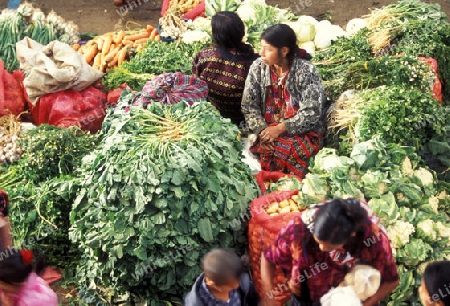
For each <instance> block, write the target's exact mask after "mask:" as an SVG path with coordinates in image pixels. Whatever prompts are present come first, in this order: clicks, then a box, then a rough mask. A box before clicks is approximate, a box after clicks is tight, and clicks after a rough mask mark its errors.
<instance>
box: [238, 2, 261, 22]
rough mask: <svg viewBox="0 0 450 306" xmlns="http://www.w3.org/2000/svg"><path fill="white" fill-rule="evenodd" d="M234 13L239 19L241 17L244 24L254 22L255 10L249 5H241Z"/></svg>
mask: <svg viewBox="0 0 450 306" xmlns="http://www.w3.org/2000/svg"><path fill="white" fill-rule="evenodd" d="M236 13H237V14H238V15H239V17H241V19H242V21H244V22H246V21H249V20H254V19H255V18H256V10H255V8H254V7H253V6H252V5H251V4H249V3H243V4H241V5H240V6H239V7H238V9H237V11H236Z"/></svg>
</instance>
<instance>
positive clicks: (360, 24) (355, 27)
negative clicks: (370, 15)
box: [345, 18, 367, 35]
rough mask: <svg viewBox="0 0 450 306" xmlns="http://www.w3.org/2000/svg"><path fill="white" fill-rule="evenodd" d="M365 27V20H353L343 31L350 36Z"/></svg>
mask: <svg viewBox="0 0 450 306" xmlns="http://www.w3.org/2000/svg"><path fill="white" fill-rule="evenodd" d="M366 25H367V20H365V19H362V18H354V19H352V20H350V21H349V22H348V23H347V26H346V27H345V31H347V33H349V34H350V35H354V34H356V33H357V32H358V31H359V30H361V29H362V28H365V27H366Z"/></svg>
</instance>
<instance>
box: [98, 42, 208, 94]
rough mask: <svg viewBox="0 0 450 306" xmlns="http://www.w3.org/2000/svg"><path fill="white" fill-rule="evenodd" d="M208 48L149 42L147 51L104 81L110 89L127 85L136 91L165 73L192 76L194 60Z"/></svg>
mask: <svg viewBox="0 0 450 306" xmlns="http://www.w3.org/2000/svg"><path fill="white" fill-rule="evenodd" d="M203 47H205V45H203V44H201V43H194V44H184V43H179V42H176V43H161V42H155V41H148V43H147V44H146V45H145V46H144V48H143V49H142V50H141V51H140V52H139V53H137V54H136V56H135V57H133V58H132V59H131V60H130V61H129V62H125V63H123V64H122V65H121V66H120V67H116V68H114V69H113V70H110V71H109V72H107V73H106V74H105V76H104V77H103V79H102V81H103V84H104V85H105V86H106V87H107V88H108V89H114V88H117V87H119V86H120V85H122V84H123V82H124V81H125V82H127V84H128V85H129V86H130V87H131V88H133V89H135V90H141V89H142V87H143V86H144V84H145V83H146V82H147V81H149V80H151V75H159V74H161V73H164V72H175V71H181V72H183V73H186V74H191V72H192V59H193V58H194V56H195V54H196V53H197V52H198V51H200V50H201V49H202V48H203Z"/></svg>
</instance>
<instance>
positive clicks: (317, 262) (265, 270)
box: [261, 199, 399, 306]
mask: <svg viewBox="0 0 450 306" xmlns="http://www.w3.org/2000/svg"><path fill="white" fill-rule="evenodd" d="M355 264H365V265H370V266H372V267H373V268H375V269H377V270H378V271H380V274H381V285H380V288H379V289H378V291H377V292H376V293H375V294H374V295H373V296H372V297H370V298H368V299H367V300H366V301H364V302H363V305H364V306H372V305H378V302H379V301H381V300H383V299H384V298H385V297H386V296H388V295H389V294H390V293H391V292H392V291H393V290H394V289H395V288H396V287H397V285H398V283H399V275H398V273H397V267H396V264H395V259H394V257H393V256H392V249H391V245H390V242H389V238H388V236H387V233H386V231H385V229H384V228H383V227H382V226H381V225H379V220H378V218H377V217H376V216H374V215H372V214H371V212H370V210H369V208H368V206H367V204H365V203H364V202H362V201H360V200H356V199H347V200H341V199H335V200H331V201H329V202H327V203H324V204H319V205H314V206H311V207H310V209H308V210H306V211H304V212H303V213H302V215H301V216H300V217H297V218H294V219H293V220H291V221H290V222H289V224H288V225H287V226H286V227H285V228H284V229H282V230H281V231H280V232H279V234H278V236H277V238H276V240H275V242H274V243H273V244H272V245H270V246H269V247H268V248H267V250H265V252H263V254H262V259H261V278H262V283H263V286H264V289H265V292H267V293H269V294H267V295H266V296H265V297H262V299H264V300H265V303H264V305H266V306H267V305H274V300H272V299H270V298H269V296H273V295H274V293H275V291H276V290H278V289H279V288H275V287H274V284H273V275H274V268H275V265H278V266H280V267H281V268H282V269H283V270H284V271H285V272H286V274H287V276H288V277H287V279H288V280H289V281H288V284H287V285H289V288H290V290H291V293H292V296H291V305H293V306H298V305H300V306H311V305H312V306H315V305H320V298H321V297H322V296H323V295H325V294H326V293H327V292H328V291H329V290H330V289H331V288H333V287H337V286H338V285H339V283H340V282H342V280H343V279H344V277H345V275H346V274H347V273H348V272H349V271H350V269H351V268H353V266H354V265H355ZM270 293H272V294H270Z"/></svg>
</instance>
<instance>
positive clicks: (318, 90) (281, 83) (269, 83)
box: [242, 24, 326, 177]
mask: <svg viewBox="0 0 450 306" xmlns="http://www.w3.org/2000/svg"><path fill="white" fill-rule="evenodd" d="M296 42H297V37H296V35H295V32H294V31H293V30H292V29H291V28H290V27H289V26H288V25H285V24H277V25H274V26H271V27H269V28H267V29H266V30H265V31H264V32H263V34H262V35H261V50H260V56H261V57H260V58H259V59H257V60H255V61H254V62H253V64H252V66H251V67H250V71H249V74H248V77H247V80H246V83H245V89H244V94H243V99H242V113H243V114H244V116H245V121H246V123H247V125H248V127H249V128H250V130H251V131H252V132H253V133H255V134H257V135H258V139H257V141H256V142H255V143H254V145H253V146H252V148H251V151H252V152H253V153H254V154H256V155H258V156H259V158H260V161H261V168H262V169H263V170H268V171H275V170H277V171H283V172H286V173H293V174H296V175H298V176H300V177H304V175H305V174H306V170H307V167H308V161H309V158H310V157H311V156H313V155H315V154H317V152H318V151H319V149H320V147H321V145H322V141H321V140H322V138H323V134H324V132H325V120H324V119H325V116H324V114H325V110H324V104H325V101H326V96H325V91H324V88H323V86H322V81H321V78H320V76H319V73H318V72H317V70H316V68H315V66H314V65H313V64H312V63H311V62H310V61H309V60H308V59H310V58H311V57H310V56H309V54H307V53H306V52H305V50H303V49H299V47H298V46H297V44H296Z"/></svg>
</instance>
